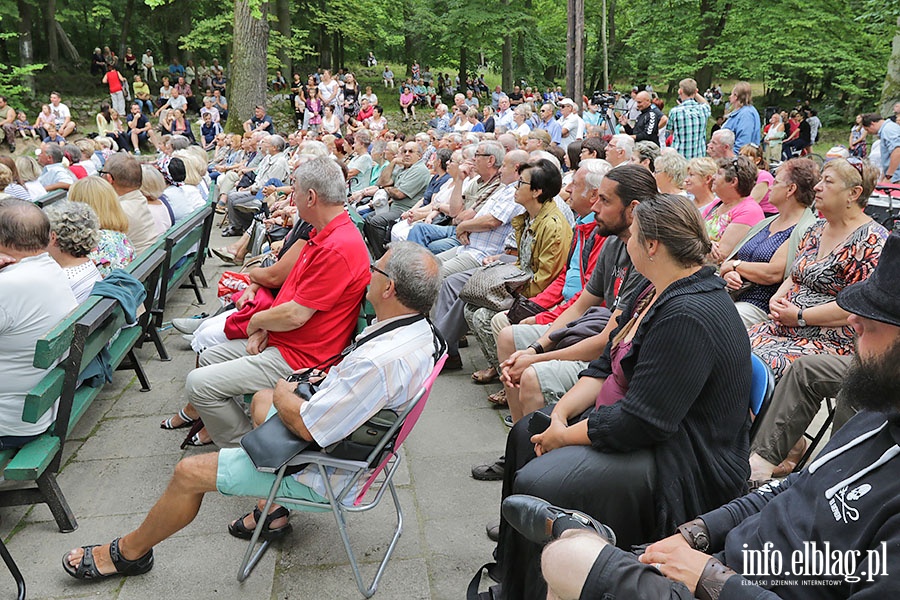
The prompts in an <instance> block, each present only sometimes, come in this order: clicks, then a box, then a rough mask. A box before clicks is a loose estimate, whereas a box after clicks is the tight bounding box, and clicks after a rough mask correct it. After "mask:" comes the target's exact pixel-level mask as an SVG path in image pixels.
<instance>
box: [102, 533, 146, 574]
mask: <svg viewBox="0 0 900 600" xmlns="http://www.w3.org/2000/svg"><path fill="white" fill-rule="evenodd" d="M121 539H122V538H116V539H114V540H113V541H112V542H111V543H110V544H109V557H110V558H111V559H112V563H113V566H114V567H115V568H116V571H118V572H119V573H120V574H122V575H132V574H139V572H141V571H143V572H146V571H147V570H149V569H147V561H148V559H149V561H150V563H151V564H152V563H153V549H152V548H151V549H150V550H148V551H147V553H146V554H144V555H143V556H141V557H140V558H136V559H134V560H128V559H127V558H125V557H124V556H122V552H121V551H120V550H119V540H121Z"/></svg>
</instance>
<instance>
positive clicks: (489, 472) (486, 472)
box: [472, 456, 506, 481]
mask: <svg viewBox="0 0 900 600" xmlns="http://www.w3.org/2000/svg"><path fill="white" fill-rule="evenodd" d="M505 466H506V457H505V456H501V457H500V458H499V459H497V460H496V461H494V462H492V463H490V464H487V465H476V466H474V467H472V477H473V478H475V479H477V480H478V481H501V480H502V479H503V468H504V467H505Z"/></svg>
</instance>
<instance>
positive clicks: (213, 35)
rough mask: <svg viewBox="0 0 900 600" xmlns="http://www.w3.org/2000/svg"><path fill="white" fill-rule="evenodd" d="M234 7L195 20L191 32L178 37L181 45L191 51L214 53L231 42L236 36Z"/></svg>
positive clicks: (219, 51) (217, 52) (218, 52)
mask: <svg viewBox="0 0 900 600" xmlns="http://www.w3.org/2000/svg"><path fill="white" fill-rule="evenodd" d="M233 26H234V7H233V6H229V7H228V8H227V9H224V10H222V11H221V12H219V13H217V14H215V15H213V16H211V17H209V18H206V19H201V20H199V21H194V22H193V25H192V27H191V31H190V33H188V34H186V35H183V36H181V37H180V38H178V42H179V45H180V47H181V48H182V49H183V50H190V51H191V52H198V51H204V50H205V51H206V52H212V54H214V55H219V54H221V49H222V48H226V47H228V46H229V45H230V44H231V41H232V39H233V36H234V31H233Z"/></svg>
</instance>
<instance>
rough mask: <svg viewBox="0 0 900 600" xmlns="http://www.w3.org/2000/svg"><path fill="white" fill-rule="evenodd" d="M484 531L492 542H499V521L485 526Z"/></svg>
mask: <svg viewBox="0 0 900 600" xmlns="http://www.w3.org/2000/svg"><path fill="white" fill-rule="evenodd" d="M484 531H485V533H487V536H488V538H489V539H490V540H491V541H492V542H499V541H500V521H491V522H490V523H488V524H487V525H485V527H484ZM495 581H496V580H495Z"/></svg>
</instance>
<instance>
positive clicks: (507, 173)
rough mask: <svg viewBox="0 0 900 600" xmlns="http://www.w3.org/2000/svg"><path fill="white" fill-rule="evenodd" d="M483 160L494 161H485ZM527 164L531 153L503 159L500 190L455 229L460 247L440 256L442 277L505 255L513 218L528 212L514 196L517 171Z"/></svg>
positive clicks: (510, 154) (511, 154)
mask: <svg viewBox="0 0 900 600" xmlns="http://www.w3.org/2000/svg"><path fill="white" fill-rule="evenodd" d="M482 144H483V145H484V146H486V147H487V148H486V149H490V148H491V147H495V146H497V145H498V144H497V143H496V142H482ZM476 156H477V154H476ZM481 160H493V158H488V157H483V158H481ZM527 162H528V153H527V152H525V151H524V150H513V151H512V152H508V153H507V154H506V155H505V156H504V157H503V159H502V162H501V164H500V171H499V172H500V186H499V187H498V188H497V189H496V190H495V191H494V193H493V194H491V195H490V196H489V197H488V199H487V200H486V201H485V202H484V204H483V205H482V206H481V207H480V208H478V210H477V212H476V213H475V216H473V217H472V218H470V219H466V220H464V221H461V222H460V223H459V224H458V225H457V226H456V238H457V239H458V240H459V242H460V244H461V245H460V246H459V247H458V248H454V249H452V250H448V251H447V252H442V253H440V254H438V258H439V259H441V261H442V262H443V264H442V265H441V275H442V276H443V277H446V276H447V275H451V274H453V273H461V272H462V271H467V270H469V269H475V268H477V267H480V266H481V264H482V261H483V260H484V259H485V258H486V257H488V256H494V255H496V254H501V253H502V252H503V246H504V242H505V241H506V238H507V237H508V236H509V234H510V232H512V219H513V217H515V216H517V215H520V214H522V212H524V210H525V209H524V208H522V206H521V205H519V204H516V200H515V195H516V182H517V181H518V180H519V171H518V167H519V165H522V164H525V163H527Z"/></svg>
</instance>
